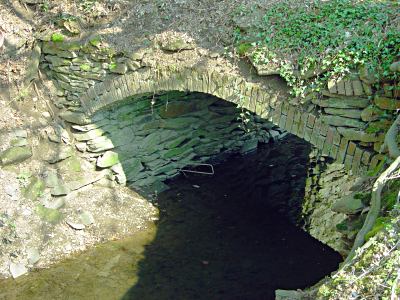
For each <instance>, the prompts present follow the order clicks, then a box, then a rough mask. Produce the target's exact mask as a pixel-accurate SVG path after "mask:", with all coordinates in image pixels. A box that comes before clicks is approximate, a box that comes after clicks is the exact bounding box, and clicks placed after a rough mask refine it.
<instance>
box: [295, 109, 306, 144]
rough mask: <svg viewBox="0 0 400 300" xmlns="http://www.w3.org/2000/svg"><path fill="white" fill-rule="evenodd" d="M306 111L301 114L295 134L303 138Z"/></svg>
mask: <svg viewBox="0 0 400 300" xmlns="http://www.w3.org/2000/svg"><path fill="white" fill-rule="evenodd" d="M307 120H308V113H306V112H304V113H302V114H301V117H300V123H299V127H298V131H297V136H298V137H299V138H303V137H304V134H305V128H306V127H307Z"/></svg>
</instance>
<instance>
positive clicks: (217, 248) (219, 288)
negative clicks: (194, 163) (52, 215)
mask: <svg viewBox="0 0 400 300" xmlns="http://www.w3.org/2000/svg"><path fill="white" fill-rule="evenodd" d="M309 152H310V146H309V145H308V144H307V143H305V142H304V141H301V140H299V139H297V138H295V137H293V136H288V137H286V138H285V139H284V140H282V141H280V142H276V143H273V144H268V145H265V146H262V147H260V148H259V149H258V150H257V151H256V152H254V153H251V154H247V155H245V156H234V157H229V158H228V159H226V160H225V161H223V162H220V163H218V164H217V163H215V162H210V163H212V164H213V166H214V169H215V174H214V175H199V174H186V175H184V174H183V175H181V176H179V177H178V178H175V179H173V180H171V181H170V182H168V183H167V184H168V185H169V186H170V189H169V190H167V191H165V192H163V193H161V194H159V195H158V196H157V198H156V199H155V200H152V201H153V203H154V205H156V206H157V207H158V209H159V216H160V218H159V220H158V221H157V222H156V223H155V224H154V223H150V224H149V225H148V227H147V229H145V230H143V231H141V232H139V233H137V234H135V235H134V236H132V237H127V238H126V239H123V240H119V241H114V242H108V243H105V244H102V245H99V246H97V247H94V248H92V249H90V250H88V251H86V252H84V253H81V254H78V255H75V256H74V257H72V258H70V259H67V260H65V261H63V262H60V263H58V264H56V265H54V266H52V267H51V268H49V269H43V270H36V271H33V272H31V273H30V274H29V275H26V276H21V277H19V278H17V279H15V280H14V279H7V280H2V281H0V299H7V300H11V299H18V300H19V299H45V300H46V299H85V300H86V299H96V300H97V299H138V300H142V299H144V300H145V299H274V290H275V289H299V288H300V289H301V288H305V287H307V286H311V285H313V284H315V283H317V282H318V281H319V280H320V279H322V278H323V277H324V276H326V275H328V274H329V273H330V272H332V271H334V270H335V269H337V267H338V264H339V263H340V262H341V261H342V258H341V256H340V255H339V254H338V253H337V252H335V251H333V250H332V249H330V248H329V247H328V246H326V245H323V244H322V243H320V242H319V241H317V240H315V239H314V238H312V237H311V236H310V235H309V234H307V233H306V232H304V231H303V230H302V229H301V228H300V226H296V225H295V224H296V223H298V216H299V214H300V209H301V200H302V197H303V196H304V186H305V181H306V164H307V161H308V154H309Z"/></svg>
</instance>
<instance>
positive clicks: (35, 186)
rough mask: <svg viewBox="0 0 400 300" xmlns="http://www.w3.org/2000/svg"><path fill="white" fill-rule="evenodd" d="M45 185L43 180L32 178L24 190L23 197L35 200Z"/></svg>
mask: <svg viewBox="0 0 400 300" xmlns="http://www.w3.org/2000/svg"><path fill="white" fill-rule="evenodd" d="M44 188H45V184H44V182H43V180H41V179H39V178H37V177H33V178H32V179H31V182H30V183H29V185H28V186H27V187H26V188H25V190H24V196H25V197H26V198H28V199H31V200H36V199H37V198H38V197H40V196H41V195H42V194H43V191H44Z"/></svg>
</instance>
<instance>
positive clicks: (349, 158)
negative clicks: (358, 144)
mask: <svg viewBox="0 0 400 300" xmlns="http://www.w3.org/2000/svg"><path fill="white" fill-rule="evenodd" d="M352 163H353V156H352V155H349V154H346V157H345V159H344V167H345V168H346V169H347V170H351V165H352Z"/></svg>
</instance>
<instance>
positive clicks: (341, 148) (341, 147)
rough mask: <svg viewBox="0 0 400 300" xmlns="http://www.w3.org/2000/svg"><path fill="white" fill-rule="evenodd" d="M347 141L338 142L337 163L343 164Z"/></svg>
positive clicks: (344, 139)
mask: <svg viewBox="0 0 400 300" xmlns="http://www.w3.org/2000/svg"><path fill="white" fill-rule="evenodd" d="M348 144H349V141H348V140H347V139H346V138H342V139H341V140H340V145H339V149H338V155H337V160H338V162H339V163H343V162H344V160H345V158H346V152H347V146H348Z"/></svg>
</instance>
